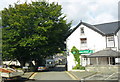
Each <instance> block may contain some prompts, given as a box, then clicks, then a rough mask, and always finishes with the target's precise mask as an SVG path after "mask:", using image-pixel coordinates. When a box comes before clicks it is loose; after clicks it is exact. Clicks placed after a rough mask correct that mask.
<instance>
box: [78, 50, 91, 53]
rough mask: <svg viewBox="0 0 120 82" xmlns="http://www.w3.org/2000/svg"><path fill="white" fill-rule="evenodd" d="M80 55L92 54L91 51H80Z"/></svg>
mask: <svg viewBox="0 0 120 82" xmlns="http://www.w3.org/2000/svg"><path fill="white" fill-rule="evenodd" d="M79 53H80V54H88V53H93V50H80V51H79Z"/></svg>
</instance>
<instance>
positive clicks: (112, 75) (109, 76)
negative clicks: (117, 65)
mask: <svg viewBox="0 0 120 82" xmlns="http://www.w3.org/2000/svg"><path fill="white" fill-rule="evenodd" d="M114 74H115V73H113V74H111V75H109V76H108V77H107V78H106V79H105V80H108V79H109V78H110V77H112V76H113V75H114Z"/></svg>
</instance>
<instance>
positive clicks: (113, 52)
mask: <svg viewBox="0 0 120 82" xmlns="http://www.w3.org/2000/svg"><path fill="white" fill-rule="evenodd" d="M119 23H120V21H116V22H109V23H103V24H97V25H92V24H88V23H85V22H82V21H81V22H80V23H79V24H78V25H77V26H76V27H75V28H74V29H72V31H71V33H70V34H69V36H68V37H67V39H66V47H67V53H68V56H67V63H68V71H70V70H72V68H73V67H74V66H75V65H76V63H75V61H74V56H73V54H72V53H71V49H72V47H73V46H75V47H76V48H77V49H78V50H79V53H80V59H81V65H82V66H88V65H116V64H118V63H119V61H118V60H119V56H120V53H119V51H120V24H119Z"/></svg>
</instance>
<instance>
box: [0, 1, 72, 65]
mask: <svg viewBox="0 0 120 82" xmlns="http://www.w3.org/2000/svg"><path fill="white" fill-rule="evenodd" d="M61 10H62V7H61V5H58V4H57V3H54V2H53V3H48V2H46V1H43V2H32V3H31V4H27V3H24V4H15V6H11V5H10V6H9V8H5V9H4V10H3V11H2V26H3V30H2V33H3V36H2V37H3V45H2V47H3V49H2V50H3V59H4V60H5V59H7V60H11V59H16V60H19V61H20V63H21V64H22V65H24V63H25V62H27V61H29V60H35V61H36V62H39V63H42V60H43V59H44V58H46V57H47V56H50V55H53V54H56V53H59V52H61V51H62V50H63V49H64V48H65V45H64V40H65V34H66V32H67V30H68V29H69V28H70V25H71V23H67V22H66V21H67V20H66V19H65V15H63V13H62V12H61Z"/></svg>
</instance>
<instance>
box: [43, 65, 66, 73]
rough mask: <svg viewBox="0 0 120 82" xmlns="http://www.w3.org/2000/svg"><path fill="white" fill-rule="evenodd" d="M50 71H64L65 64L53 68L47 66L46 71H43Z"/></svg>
mask: <svg viewBox="0 0 120 82" xmlns="http://www.w3.org/2000/svg"><path fill="white" fill-rule="evenodd" d="M50 71H56V72H57V71H58V72H60V71H66V66H65V65H56V66H55V67H54V68H49V69H48V70H47V71H45V72H50Z"/></svg>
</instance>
